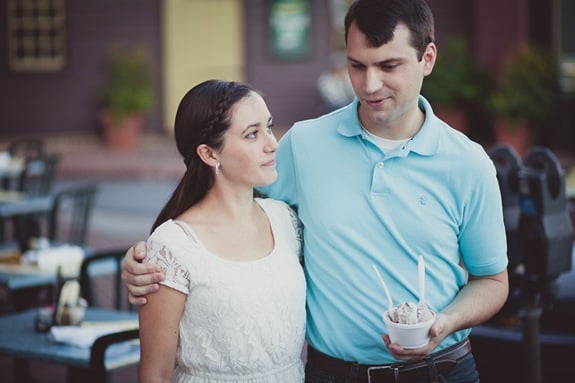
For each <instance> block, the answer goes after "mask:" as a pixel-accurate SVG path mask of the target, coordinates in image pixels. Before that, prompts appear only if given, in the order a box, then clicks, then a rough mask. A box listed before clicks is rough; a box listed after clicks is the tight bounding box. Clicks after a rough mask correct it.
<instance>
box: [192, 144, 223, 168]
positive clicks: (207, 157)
mask: <svg viewBox="0 0 575 383" xmlns="http://www.w3.org/2000/svg"><path fill="white" fill-rule="evenodd" d="M196 153H197V154H198V157H200V160H202V161H203V162H204V163H205V164H206V165H208V166H210V167H214V166H216V164H217V163H218V160H217V159H216V157H214V150H213V149H212V148H210V147H209V146H208V145H206V144H201V145H198V147H197V148H196Z"/></svg>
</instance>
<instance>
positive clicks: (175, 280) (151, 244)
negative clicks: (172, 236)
mask: <svg viewBox="0 0 575 383" xmlns="http://www.w3.org/2000/svg"><path fill="white" fill-rule="evenodd" d="M142 262H143V263H156V264H158V265H159V266H160V267H161V269H162V271H163V272H164V273H165V275H166V278H165V279H164V281H162V282H161V284H163V285H165V286H168V287H171V288H173V289H175V290H178V291H180V292H182V293H184V294H186V295H187V294H189V291H190V288H189V279H190V274H189V272H188V270H187V268H186V267H185V266H184V265H182V263H181V262H180V259H179V258H178V256H177V255H176V254H174V252H173V251H172V250H171V249H170V248H169V247H168V246H166V245H165V244H164V243H162V242H160V241H156V240H154V239H148V241H147V242H146V257H145V258H144V259H143V261H142Z"/></svg>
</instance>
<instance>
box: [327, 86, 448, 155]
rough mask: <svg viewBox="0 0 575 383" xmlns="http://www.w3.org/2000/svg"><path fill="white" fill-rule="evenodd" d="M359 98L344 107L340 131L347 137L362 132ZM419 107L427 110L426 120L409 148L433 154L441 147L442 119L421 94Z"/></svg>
mask: <svg viewBox="0 0 575 383" xmlns="http://www.w3.org/2000/svg"><path fill="white" fill-rule="evenodd" d="M358 103H359V100H358V99H357V97H356V98H354V100H353V101H352V102H351V103H350V104H349V105H348V106H346V107H345V108H344V110H343V111H342V112H343V115H342V118H341V119H340V122H339V126H338V131H339V133H340V134H341V135H343V136H345V137H354V136H359V135H361V134H362V129H361V123H360V121H359V116H358V113H357V107H358ZM418 104H419V108H420V109H421V110H423V111H424V112H425V121H424V122H423V126H422V127H421V129H420V130H419V132H417V134H416V135H415V137H413V139H411V140H410V142H409V144H408V145H409V150H411V151H413V152H415V153H418V154H421V155H424V156H425V155H428V156H431V155H433V154H435V153H437V150H438V149H439V135H440V132H441V130H440V129H439V126H440V124H441V121H440V120H439V118H438V117H437V116H436V115H435V114H433V109H432V108H431V105H430V104H429V102H428V101H427V100H426V99H425V98H424V97H423V96H421V95H420V96H419V102H418Z"/></svg>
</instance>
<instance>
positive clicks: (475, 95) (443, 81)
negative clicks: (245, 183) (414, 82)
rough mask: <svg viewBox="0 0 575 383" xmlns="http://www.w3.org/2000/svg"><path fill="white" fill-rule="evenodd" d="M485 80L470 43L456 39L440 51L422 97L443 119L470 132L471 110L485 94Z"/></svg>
mask: <svg viewBox="0 0 575 383" xmlns="http://www.w3.org/2000/svg"><path fill="white" fill-rule="evenodd" d="M485 77H486V74H485V71H484V70H483V68H482V67H481V66H480V65H479V63H478V62H477V61H476V60H475V58H474V57H473V56H472V54H471V51H470V50H469V45H468V43H467V40H466V39H465V38H464V37H462V36H454V37H452V38H450V39H448V40H447V41H446V43H445V46H444V48H443V49H441V48H438V54H437V60H436V62H435V66H434V67H433V72H432V73H431V74H430V75H429V76H428V77H427V78H426V79H425V81H424V83H423V88H422V94H423V95H424V96H425V97H426V98H427V99H428V100H429V101H430V103H431V105H433V107H434V110H435V113H436V114H437V115H438V116H439V117H440V118H442V119H443V120H444V121H445V122H447V123H448V124H449V125H451V126H452V127H454V128H456V129H458V130H461V131H467V125H468V123H467V120H468V113H469V109H470V107H471V106H473V105H474V104H475V103H477V102H478V100H480V99H481V98H482V97H483V96H484V95H485V93H486V88H485V86H484V84H486V81H485Z"/></svg>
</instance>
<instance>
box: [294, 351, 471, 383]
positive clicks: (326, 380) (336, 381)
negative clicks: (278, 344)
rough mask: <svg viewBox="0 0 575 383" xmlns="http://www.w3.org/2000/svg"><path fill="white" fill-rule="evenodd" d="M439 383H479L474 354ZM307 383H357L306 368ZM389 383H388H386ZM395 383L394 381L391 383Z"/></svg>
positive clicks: (464, 359) (415, 382) (442, 375)
mask: <svg viewBox="0 0 575 383" xmlns="http://www.w3.org/2000/svg"><path fill="white" fill-rule="evenodd" d="M437 382H438V383H478V382H479V372H478V371H477V366H476V365H475V358H474V357H473V354H471V353H470V354H468V355H467V356H465V357H463V358H461V359H459V360H458V361H457V364H456V365H455V366H454V367H453V368H452V369H451V370H449V371H448V372H447V373H444V374H440V375H439V377H438V380H437ZM305 383H357V382H355V381H352V380H349V377H347V376H330V374H329V372H328V371H319V370H317V369H314V368H313V367H310V366H306V368H305ZM385 383H387V382H385ZM390 383H393V381H390ZM401 383H432V382H430V381H427V380H425V381H413V382H403V381H402V382H401Z"/></svg>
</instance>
